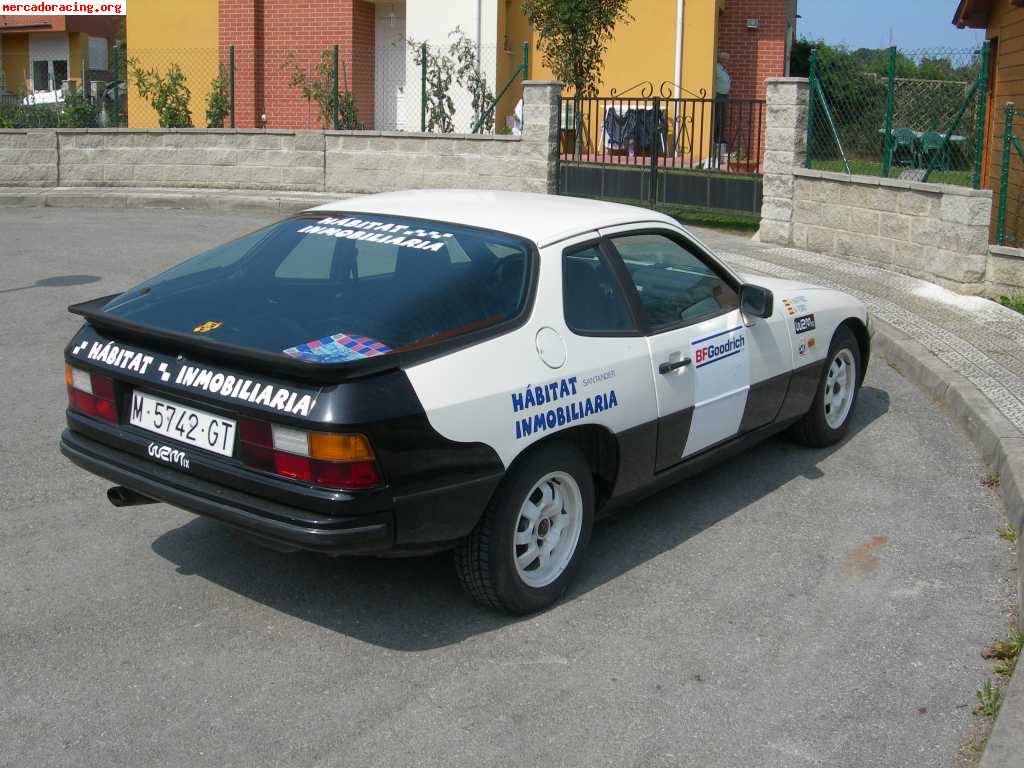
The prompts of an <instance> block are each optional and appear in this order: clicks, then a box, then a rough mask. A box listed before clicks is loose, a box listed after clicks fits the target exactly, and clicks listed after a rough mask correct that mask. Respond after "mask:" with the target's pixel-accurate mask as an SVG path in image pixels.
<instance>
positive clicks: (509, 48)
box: [495, 0, 533, 130]
mask: <svg viewBox="0 0 1024 768" xmlns="http://www.w3.org/2000/svg"><path fill="white" fill-rule="evenodd" d="M495 2H497V4H498V39H497V40H496V41H495V44H496V46H497V51H498V57H497V62H496V66H495V89H496V90H501V88H502V87H503V86H504V85H505V83H507V82H508V79H509V78H510V77H511V76H512V72H513V71H514V70H515V68H516V67H517V66H519V64H520V63H521V62H522V60H523V43H529V42H530V40H531V36H532V33H531V31H530V25H529V24H528V23H527V21H526V17H525V16H523V12H522V5H521V2H520V0H495ZM506 33H507V34H506ZM506 44H507V45H506ZM530 54H531V56H532V55H533V51H531V52H530ZM527 79H529V78H527ZM521 96H522V88H521V87H517V86H516V85H515V84H513V86H512V87H510V88H509V89H508V92H507V93H506V94H505V96H504V97H502V99H501V101H499V102H498V107H497V109H496V110H495V113H496V116H497V120H496V123H495V125H496V126H497V128H498V129H499V130H504V126H505V118H506V117H508V116H509V115H511V114H512V113H513V112H514V111H515V108H516V103H517V102H518V101H519V99H520V97H521Z"/></svg>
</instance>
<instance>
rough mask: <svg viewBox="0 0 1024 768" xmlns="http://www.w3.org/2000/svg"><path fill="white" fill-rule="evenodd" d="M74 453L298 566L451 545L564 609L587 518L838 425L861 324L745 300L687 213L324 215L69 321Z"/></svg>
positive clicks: (335, 210)
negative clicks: (738, 456) (741, 453)
mask: <svg viewBox="0 0 1024 768" xmlns="http://www.w3.org/2000/svg"><path fill="white" fill-rule="evenodd" d="M70 309H71V311H72V312H74V313H76V314H79V315H81V316H82V317H84V318H85V320H86V323H85V325H84V326H83V327H82V328H81V330H80V331H79V332H78V333H77V334H76V335H75V337H74V338H73V339H72V340H71V342H70V344H68V346H67V349H66V352H65V359H66V363H67V368H66V374H67V386H68V396H69V400H70V405H69V408H68V411H67V423H68V429H67V430H66V431H65V432H64V434H63V436H62V439H61V450H62V451H63V453H64V454H65V455H66V456H67V457H68V458H70V459H71V460H72V461H73V462H75V463H76V464H78V465H79V466H81V467H84V468H85V469H87V470H89V471H90V472H93V473H95V474H97V475H99V476H101V477H104V478H106V479H108V480H110V481H111V482H113V483H116V484H117V485H116V486H115V487H114V488H112V489H111V490H110V492H109V494H108V495H109V497H110V499H111V501H112V502H114V503H115V504H118V505H128V504H141V503H147V502H150V501H163V502H167V503H169V504H173V505H176V506H178V507H181V508H183V509H186V510H190V511H192V512H196V513H199V514H202V515H208V516H210V517H213V518H216V519H218V520H221V521H223V522H225V523H227V524H229V525H231V526H234V527H236V528H238V529H241V530H242V531H245V532H247V533H249V534H251V535H252V536H255V537H257V538H258V539H260V540H262V541H263V542H264V543H266V544H269V545H271V546H274V547H278V548H284V549H306V550H315V551H319V552H325V553H329V554H342V553H378V554H381V553H415V552H431V551H436V550H438V549H442V548H450V547H454V548H455V550H456V563H457V570H458V573H459V576H460V578H461V580H462V583H463V584H464V585H465V587H466V589H467V590H468V591H469V593H470V594H471V595H472V596H473V597H474V598H476V599H477V600H479V601H480V602H482V603H484V604H486V605H489V606H493V607H495V608H500V609H504V610H506V611H510V612H516V613H523V612H528V611H533V610H536V609H539V608H542V607H544V606H546V605H548V604H550V603H552V602H553V601H555V600H556V599H557V598H558V597H559V596H560V595H561V594H562V592H563V591H564V590H565V588H566V586H567V584H568V583H569V582H570V581H571V580H572V578H573V576H574V575H575V573H576V571H577V570H578V568H579V564H580V560H581V558H582V555H583V552H584V550H585V549H586V546H587V541H588V539H589V536H590V532H591V527H592V525H593V523H594V520H595V518H597V517H599V516H600V515H601V514H603V513H606V512H607V511H609V510H611V509H613V508H615V507H618V506H621V505H622V504H625V503H628V502H630V501H635V500H636V499H637V498H638V497H639V496H641V495H643V494H647V493H650V492H652V491H654V490H657V489H659V488H661V487H664V486H665V485H667V484H669V483H673V482H676V481H678V480H679V479H681V478H683V477H686V476H687V475H691V474H693V473H695V472H699V471H701V470H702V469H703V468H705V467H707V466H708V465H709V463H710V462H714V461H718V460H720V459H721V458H723V457H724V456H727V455H731V454H733V453H735V452H737V451H738V450H740V449H742V448H744V447H746V446H749V445H751V444H752V443H754V442H755V441H758V440H761V439H763V438H765V437H768V436H769V435H772V434H774V433H776V432H779V431H780V430H783V429H786V428H791V431H792V433H793V434H794V435H795V436H796V437H797V438H798V439H799V440H801V441H802V442H804V443H807V444H810V445H815V446H824V445H828V444H830V443H834V442H836V441H837V440H839V439H840V438H841V437H842V436H843V434H844V432H845V431H846V429H847V425H848V423H849V419H850V413H851V411H852V409H853V407H854V405H855V403H856V401H857V393H858V388H859V386H860V384H861V381H862V380H863V378H864V371H865V368H866V367H867V363H868V357H869V354H870V323H869V319H868V315H867V312H866V311H865V308H864V305H863V304H861V302H859V301H857V300H856V299H854V298H851V297H850V296H848V295H845V294H843V293H839V292H837V291H833V290H826V289H822V288H815V287H813V286H810V285H803V284H798V283H791V282H783V281H781V280H771V279H764V278H758V279H757V280H756V281H754V282H748V280H747V278H745V277H743V276H742V275H738V274H736V273H735V272H733V271H732V270H731V269H729V268H728V267H727V266H726V265H725V264H723V263H722V262H720V261H719V260H718V259H716V258H715V257H714V256H713V255H712V254H711V253H710V252H709V251H708V249H707V248H705V247H704V246H703V245H702V244H701V243H700V242H698V241H697V240H696V239H695V238H694V237H693V236H692V235H691V234H689V233H688V232H687V231H686V230H685V229H684V228H682V227H680V226H679V224H677V223H676V222H675V221H674V220H673V219H671V218H668V217H666V216H663V215H661V214H658V213H654V212H652V211H650V210H646V209H642V208H634V207H631V206H624V205H615V204H610V203H602V202H594V201H587V200H581V199H575V198H567V197H550V196H544V195H528V194H515V193H497V192H475V191H416V192H403V193H392V194H383V195H374V196H369V197H363V198H359V199H355V200H345V201H341V202H338V203H335V204H331V205H325V206H322V207H320V208H316V209H313V210H311V211H307V212H305V213H302V214H300V215H297V216H295V217H293V218H289V219H286V220H284V221H282V222H280V223H277V224H274V225H273V226H270V227H267V228H266V229H261V230H259V231H257V232H254V233H252V234H250V235H247V236H245V237H243V238H241V239H239V240H236V241H234V242H231V243H228V244H227V245H224V246H221V247H218V248H215V249H213V250H211V251H208V252H206V253H203V254H201V255H200V256H197V257H195V258H193V259H190V260H189V261H186V262H184V263H183V264H181V265H179V266H177V267H174V268H173V269H170V270H168V271H167V272H165V273H163V274H162V275H159V276H158V277H155V278H153V279H152V280H149V281H147V282H145V283H143V284H142V285H140V286H138V287H136V288H133V289H132V290H130V291H127V292H126V293H122V294H120V295H117V296H108V297H105V298H100V299H96V300H94V301H91V302H87V303H84V304H79V305H76V306H73V307H71V308H70Z"/></svg>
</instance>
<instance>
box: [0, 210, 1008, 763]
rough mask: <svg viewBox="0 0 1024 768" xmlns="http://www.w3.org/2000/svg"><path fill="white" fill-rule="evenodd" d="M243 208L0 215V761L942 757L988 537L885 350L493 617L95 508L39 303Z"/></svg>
mask: <svg viewBox="0 0 1024 768" xmlns="http://www.w3.org/2000/svg"><path fill="white" fill-rule="evenodd" d="M263 221H266V218H265V217H257V216H253V215H238V216H224V215H218V216H207V215H200V214H195V213H185V212H175V211H78V210H42V209H36V210H31V209H6V210H4V209H0V233H2V234H0V264H2V265H3V272H2V274H3V278H4V279H3V284H2V285H0V364H2V371H3V375H2V379H0V391H2V393H3V395H4V404H5V406H6V407H4V408H0V435H3V444H2V446H0V460H2V466H3V469H2V481H0V483H2V484H0V502H2V505H3V507H2V508H3V512H2V513H0V765H4V766H7V765H9V766H64V765H74V766H98V765H103V766H120V765H126V766H133V768H134V767H135V766H144V765H174V766H180V765H196V766H218V767H221V766H236V765H245V766H248V765H353V766H361V767H362V766H373V765H381V766H399V765H401V766H412V765H425V766H426V765H443V766H463V765H465V766H485V765H513V764H515V765H559V766H560V765H565V766H603V765H614V766H645V767H646V766H669V765H673V766H674V765H700V766H737V765H750V766H802V765H824V766H856V767H857V768H864V767H866V766H883V765H885V766H889V765H898V766H937V765H950V764H952V762H953V760H954V756H955V754H956V752H957V749H958V746H959V744H960V742H961V740H962V738H963V737H964V736H965V734H966V733H967V731H968V728H969V726H970V721H971V715H970V705H971V704H972V702H973V694H974V690H975V689H976V687H977V686H978V684H979V683H980V682H981V680H982V679H983V678H984V676H985V674H986V668H985V664H984V662H983V661H982V660H981V659H980V658H979V651H980V650H981V648H982V647H984V646H985V645H986V644H987V643H988V642H989V641H990V640H991V639H992V638H993V637H995V636H998V635H1001V634H1003V633H1004V632H1005V627H1006V622H1005V617H1004V611H1005V607H1006V606H1007V604H1008V603H1009V600H1010V586H1009V584H1008V579H1007V577H1008V573H1009V569H1010V566H1011V563H1010V555H1009V552H1008V551H1007V548H1006V547H1005V545H1004V544H1003V543H1002V542H1001V541H1000V540H999V539H998V538H997V537H996V535H995V533H994V529H995V528H996V526H997V525H999V524H1001V522H1002V511H1001V509H1000V507H999V504H998V501H997V500H996V498H995V497H994V496H993V495H992V493H991V492H989V491H987V490H986V489H984V488H982V487H981V485H980V482H979V481H980V479H981V478H982V477H983V475H984V473H985V469H984V467H983V466H981V465H980V464H979V462H978V459H977V457H976V454H975V452H974V450H973V449H972V447H971V446H970V444H969V443H968V442H967V441H966V439H965V438H964V436H963V435H962V434H961V433H960V432H959V431H958V430H957V429H956V428H955V427H953V426H952V425H951V423H950V420H949V419H948V418H947V416H946V414H945V413H943V412H942V410H941V409H939V408H938V407H937V406H936V405H935V404H933V403H932V402H931V401H929V400H928V399H927V398H925V397H924V396H922V395H921V394H920V393H919V392H918V391H917V390H916V389H915V388H914V387H913V386H911V385H909V384H908V383H907V382H905V381H904V380H903V379H902V378H901V377H900V376H899V374H898V373H897V372H895V371H894V370H893V369H891V368H890V367H888V366H887V365H886V364H885V363H884V361H882V360H876V361H875V362H874V365H873V367H872V369H871V371H870V373H869V375H868V379H867V382H866V385H865V389H864V391H863V396H862V400H861V403H860V407H859V410H858V412H857V414H856V417H855V420H854V422H853V430H852V435H851V437H850V438H849V439H848V440H847V441H846V442H845V443H844V444H843V445H841V446H839V447H838V448H835V449H833V450H825V451H812V450H807V449H802V448H798V447H796V446H794V445H791V444H789V443H787V442H785V441H783V440H781V439H780V440H773V441H770V442H768V443H766V444H764V445H762V446H760V447H759V448H756V449H754V450H753V451H751V452H749V453H748V454H746V455H744V456H743V457H741V458H740V459H737V460H734V461H732V462H730V463H729V464H727V465H724V466H722V467H720V468H719V469H717V470H715V471H713V472H710V473H708V474H706V475H704V476H702V477H699V478H697V479H694V480H692V481H690V482H687V483H685V484H683V485H680V486H678V487H676V488H673V489H670V490H668V491H666V492H663V493H661V494H660V495H658V496H655V497H653V498H651V499H650V500H648V501H646V502H644V503H642V504H640V505H638V506H637V507H636V509H634V510H631V511H629V512H628V513H624V514H621V515H619V516H617V517H616V518H614V519H612V520H610V521H608V522H606V523H604V524H602V525H600V526H598V528H597V529H596V531H595V534H594V539H593V543H592V546H591V549H590V552H589V561H588V563H589V564H588V566H587V567H586V568H585V570H584V572H583V575H582V578H581V580H580V581H579V583H578V584H577V585H576V586H575V587H574V588H573V589H572V590H571V593H570V594H569V595H568V597H567V599H566V600H565V601H564V602H563V603H562V604H560V605H558V606H557V607H555V608H554V609H553V610H550V611H548V612H547V613H544V614H542V615H539V616H534V617H531V618H527V619H523V620H518V621H515V620H510V619H508V618H506V617H502V616H498V615H494V614H491V613H486V612H483V611H481V610H479V609H478V608H477V607H475V606H474V605H473V604H471V603H470V602H469V601H468V600H467V599H466V598H464V597H463V596H462V594H461V593H460V591H459V589H458V586H457V584H456V580H455V577H454V573H453V568H452V565H451V562H450V560H449V559H448V557H446V556H435V557H431V558H428V559H421V560H413V559H410V560H358V559H349V560H333V561H332V560H328V559H323V558H319V557H315V556H305V555H281V554H277V553H274V552H268V551H264V550H261V549H258V548H256V547H254V546H252V545H250V544H248V543H246V542H244V541H242V540H239V539H237V538H236V537H235V536H233V535H232V534H231V533H229V532H228V531H227V530H226V529H224V528H221V527H219V526H217V525H216V524H214V523H212V522H208V521H206V520H203V519H199V518H196V517H193V516H191V515H189V514H187V513H185V512H181V511H179V510H176V509H173V508H171V507H168V506H164V505H155V506H147V507H138V508H129V509H115V508H113V507H111V506H110V505H109V504H108V503H107V502H106V499H105V496H104V490H105V488H106V484H105V483H104V482H102V481H101V480H99V479H96V478H93V477H92V476H90V475H87V474H85V473H84V472H82V471H80V470H78V469H76V468H74V467H73V466H72V465H71V464H69V463H68V462H67V461H65V460H64V459H63V458H62V457H60V455H59V454H58V453H57V450H56V443H57V437H58V434H59V431H60V429H61V424H62V419H63V408H64V401H65V392H64V384H63V375H62V371H61V354H60V353H61V349H62V346H63V343H64V341H65V340H66V339H67V338H69V337H70V335H71V334H72V332H73V330H74V329H75V327H76V322H75V320H74V319H73V318H72V317H70V316H69V315H67V314H66V313H65V311H64V307H65V306H66V305H67V304H69V303H72V302H74V301H78V300H82V299H86V298H91V297H93V296H96V295H100V294H108V293H114V292H117V291H120V290H122V289H124V288H127V287H128V286H129V285H131V284H132V283H133V282H135V281H136V280H138V279H140V278H142V277H144V276H147V275H150V274H152V273H154V272H156V271H157V270H159V269H160V268H162V267H166V266H169V265H171V264H172V263H174V262H175V261H177V260H179V259H180V258H181V257H182V256H185V255H188V254H190V253H192V252H194V251H197V250H198V249H200V248H201V247H203V246H206V245H210V244H214V243H216V242H218V241H221V240H223V239H225V238H227V237H228V236H231V235H235V234H240V233H242V232H244V231H246V230H248V229H251V228H253V227H254V226H256V225H258V224H260V223H262V222H263Z"/></svg>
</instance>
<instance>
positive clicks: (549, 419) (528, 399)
mask: <svg viewBox="0 0 1024 768" xmlns="http://www.w3.org/2000/svg"><path fill="white" fill-rule="evenodd" d="M614 373H615V372H614V371H606V372H605V373H604V374H598V375H597V376H596V377H588V378H587V379H584V386H590V385H596V384H597V383H598V382H599V381H607V380H610V379H611V378H613V377H614ZM607 374H612V375H611V376H608V375H607ZM587 382H589V384H588V383H587ZM577 383H578V381H577V377H576V376H568V377H566V378H564V379H558V380H557V381H551V382H548V383H547V384H540V385H537V386H533V385H529V386H527V387H525V388H524V389H522V390H520V391H517V392H513V393H512V413H514V414H516V421H515V428H516V440H522V439H523V438H524V437H529V436H530V435H536V434H539V433H541V432H546V431H549V430H553V429H558V428H560V427H564V426H566V425H568V424H572V423H573V422H575V421H579V420H580V419H585V418H587V417H588V416H593V415H594V414H595V413H601V412H602V411H607V410H611V409H612V408H617V407H618V405H619V399H618V397H617V396H616V394H615V390H614V389H609V390H608V391H607V392H596V393H594V394H592V395H581V394H580V393H579V392H578V389H579V388H578V387H577ZM526 411H529V413H524V412H526Z"/></svg>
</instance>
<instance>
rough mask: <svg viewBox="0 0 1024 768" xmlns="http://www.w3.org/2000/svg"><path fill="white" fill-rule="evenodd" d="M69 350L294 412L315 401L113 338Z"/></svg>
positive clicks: (142, 373)
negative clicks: (143, 349)
mask: <svg viewBox="0 0 1024 768" xmlns="http://www.w3.org/2000/svg"><path fill="white" fill-rule="evenodd" d="M71 354H72V355H74V356H75V357H78V358H80V359H84V360H88V361H90V362H92V363H96V364H102V365H105V366H106V367H108V368H113V369H115V370H118V371H124V372H126V373H133V374H137V375H138V376H142V377H146V378H155V377H159V379H160V381H161V382H164V383H166V382H171V381H173V382H174V384H176V385H178V386H181V387H184V388H187V389H192V390H196V391H199V390H201V391H203V392H209V393H211V394H215V395H220V396H221V397H225V398H229V399H231V400H236V401H239V402H246V403H249V404H251V405H255V406H262V407H264V408H268V409H270V410H274V411H278V412H281V413H290V414H293V415H295V416H308V415H309V413H310V411H312V410H313V406H314V405H315V404H316V394H317V393H316V392H311V391H309V390H307V391H305V392H303V391H302V390H300V389H290V388H289V387H281V386H278V385H276V384H271V383H267V382H265V381H260V380H258V379H251V378H248V377H245V376H240V375H239V376H236V375H233V374H229V373H224V372H222V371H219V370H217V369H216V368H206V367H203V366H199V365H189V364H188V362H186V361H185V360H184V359H182V358H178V359H172V358H167V357H163V358H161V357H157V356H155V355H150V354H146V353H145V352H138V351H136V350H134V349H132V348H130V347H127V346H125V345H123V344H118V343H116V342H114V341H106V342H105V341H103V340H89V339H87V340H84V341H82V342H81V343H79V344H76V345H75V346H74V347H72V348H71ZM154 362H156V366H155V367H154V366H153V363H154Z"/></svg>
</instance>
